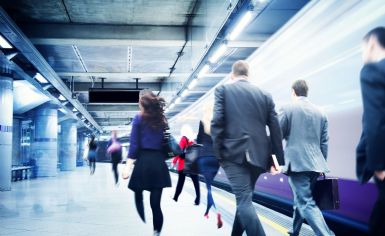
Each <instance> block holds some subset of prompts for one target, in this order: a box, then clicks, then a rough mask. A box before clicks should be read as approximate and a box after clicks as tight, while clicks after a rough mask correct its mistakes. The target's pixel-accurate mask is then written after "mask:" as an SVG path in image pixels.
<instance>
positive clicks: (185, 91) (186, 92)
mask: <svg viewBox="0 0 385 236" xmlns="http://www.w3.org/2000/svg"><path fill="white" fill-rule="evenodd" d="M188 92H189V91H188V90H187V89H185V90H184V91H183V92H182V94H181V96H182V97H186V96H187V95H188Z"/></svg>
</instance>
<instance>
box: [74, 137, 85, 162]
mask: <svg viewBox="0 0 385 236" xmlns="http://www.w3.org/2000/svg"><path fill="white" fill-rule="evenodd" d="M85 145H86V137H85V136H84V135H83V134H79V133H78V145H77V148H78V149H77V150H78V152H77V153H78V155H77V156H78V157H77V161H76V163H77V164H76V166H83V165H84V159H83V156H84V152H85Z"/></svg>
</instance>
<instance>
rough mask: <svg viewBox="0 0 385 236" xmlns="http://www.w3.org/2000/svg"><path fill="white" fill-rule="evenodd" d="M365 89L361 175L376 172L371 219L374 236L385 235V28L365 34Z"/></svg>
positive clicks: (364, 177)
mask: <svg viewBox="0 0 385 236" xmlns="http://www.w3.org/2000/svg"><path fill="white" fill-rule="evenodd" d="M362 54H363V60H364V64H365V65H364V67H363V68H362V70H361V75H360V77H361V79H360V80H361V92H362V101H363V106H364V114H363V118H362V129H363V130H362V135H361V139H360V142H359V144H358V146H357V165H356V166H357V167H356V168H357V169H356V171H357V177H358V179H359V180H360V182H361V183H366V182H368V181H369V179H370V178H371V177H372V176H373V175H374V181H375V182H376V185H377V188H378V193H379V194H378V199H377V201H376V203H375V205H374V208H373V211H372V215H371V217H370V221H369V230H370V234H371V235H385V181H384V179H385V145H384V144H385V103H384V101H385V28H384V27H378V28H375V29H373V30H371V31H369V33H367V34H366V36H365V37H364V43H363V53H362Z"/></svg>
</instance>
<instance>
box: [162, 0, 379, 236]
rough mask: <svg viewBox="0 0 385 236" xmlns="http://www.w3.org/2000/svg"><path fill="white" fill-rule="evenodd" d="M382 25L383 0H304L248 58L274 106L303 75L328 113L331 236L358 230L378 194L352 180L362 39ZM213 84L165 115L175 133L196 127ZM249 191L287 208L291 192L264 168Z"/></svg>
mask: <svg viewBox="0 0 385 236" xmlns="http://www.w3.org/2000/svg"><path fill="white" fill-rule="evenodd" d="M384 24H385V4H384V1H383V0H373V1H365V0H350V1H311V2H310V3H309V4H308V5H307V6H305V7H304V8H303V9H302V10H301V11H300V12H299V13H298V14H297V15H296V16H295V17H293V18H292V19H291V20H290V21H289V22H288V23H287V24H286V25H285V26H284V27H282V28H281V29H280V30H279V31H278V32H277V33H276V34H275V35H273V36H272V37H271V38H270V39H269V40H268V41H267V42H266V43H265V44H264V45H263V46H262V47H260V48H259V49H257V50H256V51H255V52H254V53H253V54H252V55H251V56H250V57H249V58H247V61H248V62H249V63H250V68H251V73H252V75H251V76H250V81H251V82H252V83H253V84H255V85H257V86H259V87H261V88H263V89H265V90H266V91H268V92H270V93H271V94H272V95H273V98H274V101H275V102H276V109H277V111H279V108H280V107H281V106H282V105H283V104H285V103H288V102H290V99H291V97H290V92H291V88H290V87H291V84H292V82H293V81H294V80H297V79H305V80H307V81H308V83H309V87H310V89H309V99H310V100H311V101H312V102H313V103H315V104H317V105H319V106H321V107H322V109H323V110H324V111H325V113H326V114H327V116H328V119H329V135H330V139H329V155H328V164H329V168H330V170H331V172H330V173H328V174H327V175H328V176H333V177H338V178H339V191H340V192H339V193H340V201H341V204H340V209H339V210H334V211H325V212H324V214H325V217H326V219H327V220H328V222H329V224H330V225H331V227H332V228H333V230H335V231H336V233H337V235H341V234H342V235H363V234H364V232H366V231H367V222H368V219H369V216H370V212H371V209H372V207H373V204H374V201H375V198H376V196H377V189H376V188H375V186H374V184H373V183H369V184H366V185H361V184H360V183H358V182H357V179H356V174H355V163H356V162H355V148H356V145H357V143H358V140H359V137H360V134H361V118H362V103H361V93H360V85H359V72H360V69H361V67H362V61H361V54H360V47H361V43H362V38H363V36H364V35H365V34H366V33H367V32H368V31H369V30H370V29H372V28H374V27H377V26H381V25H382V26H384ZM229 66H231V65H229ZM228 80H229V78H228V77H226V78H224V79H223V80H222V81H221V82H220V83H219V84H222V83H226V82H228ZM219 84H218V85H219ZM214 89H215V88H213V89H212V90H210V91H209V92H208V93H207V94H205V95H204V96H203V97H202V98H201V99H200V100H198V101H197V102H196V103H194V104H193V105H192V106H190V107H188V108H187V109H185V110H184V111H182V112H181V113H179V114H178V115H177V116H175V117H173V118H172V119H171V120H170V125H171V129H172V131H173V133H174V134H176V135H180V129H181V127H182V126H183V125H190V126H191V127H192V128H193V130H194V131H195V132H197V130H198V123H199V119H200V118H201V116H202V111H203V110H202V109H203V107H204V104H205V103H207V102H211V101H212V100H213V99H214V97H213V93H214ZM216 181H217V184H222V185H224V186H226V184H227V183H228V181H227V179H226V176H225V174H224V173H223V172H221V173H220V174H218V176H217V177H216ZM255 194H256V201H257V202H259V203H262V204H265V205H267V206H268V207H270V208H272V209H275V210H278V211H281V212H283V213H287V214H288V215H290V214H291V213H290V211H291V208H292V193H291V189H290V187H289V185H288V183H287V178H286V176H285V175H283V174H282V175H277V176H272V175H269V174H264V175H263V176H261V177H260V178H259V180H258V182H257V185H256V192H255ZM341 232H343V233H341ZM340 233H341V234H340Z"/></svg>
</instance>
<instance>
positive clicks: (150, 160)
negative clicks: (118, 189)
mask: <svg viewBox="0 0 385 236" xmlns="http://www.w3.org/2000/svg"><path fill="white" fill-rule="evenodd" d="M164 106H165V100H164V99H163V98H161V97H158V96H156V95H154V94H153V93H152V92H150V91H143V92H141V96H140V99H139V108H140V113H139V114H138V115H136V116H135V117H134V119H133V121H132V130H131V135H130V147H129V153H128V159H127V165H128V168H129V166H131V165H132V164H133V162H134V160H136V162H135V166H134V169H133V171H132V175H131V178H130V180H129V184H128V188H129V189H131V190H132V191H134V193H135V204H136V208H137V211H138V213H139V216H140V217H141V219H142V220H143V221H144V222H145V215H144V206H143V191H149V192H150V205H151V210H152V215H153V228H154V236H156V235H160V232H161V230H162V226H163V213H162V209H161V197H162V191H163V188H166V187H171V178H170V174H169V171H168V168H167V165H166V163H165V160H166V158H167V153H166V152H165V151H164V150H163V140H164V130H165V129H167V128H168V123H167V119H166V117H165V115H164Z"/></svg>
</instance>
